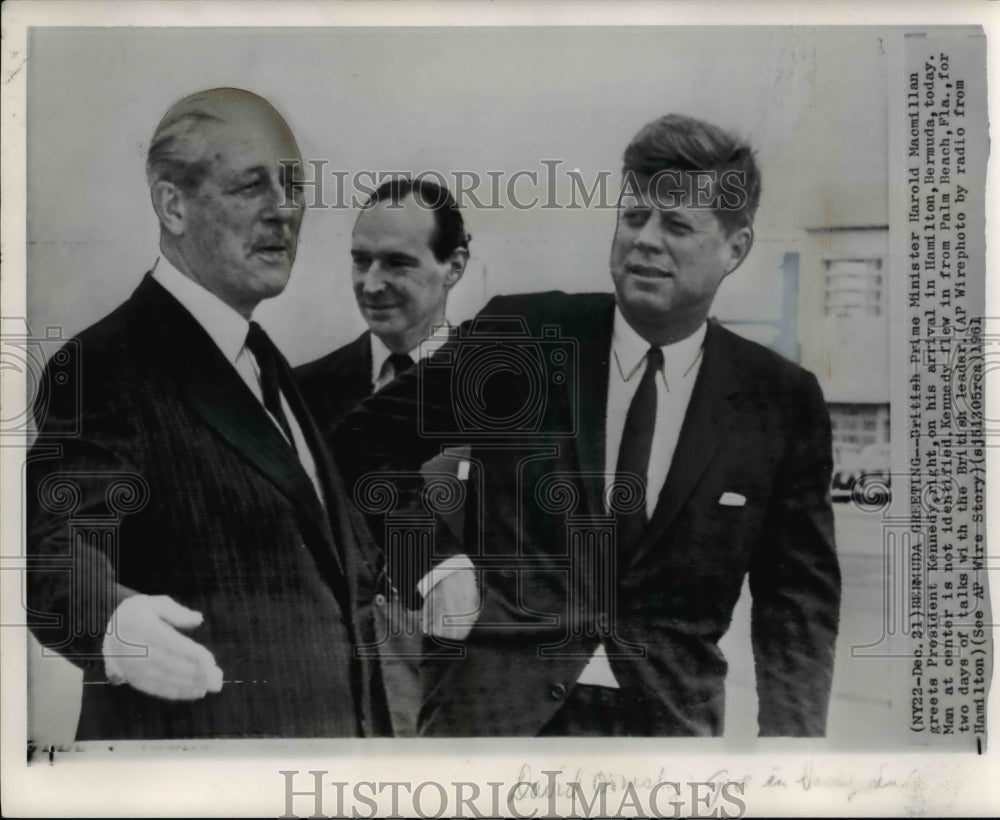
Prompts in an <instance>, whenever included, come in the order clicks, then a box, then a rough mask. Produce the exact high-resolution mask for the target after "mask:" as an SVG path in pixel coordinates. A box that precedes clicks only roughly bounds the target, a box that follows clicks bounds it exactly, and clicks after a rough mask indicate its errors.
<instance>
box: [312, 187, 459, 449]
mask: <svg viewBox="0 0 1000 820" xmlns="http://www.w3.org/2000/svg"><path fill="white" fill-rule="evenodd" d="M468 259H469V237H468V234H467V233H466V231H465V221H464V220H463V218H462V212H461V211H460V210H459V208H458V205H457V203H456V202H455V198H454V197H453V196H452V195H451V193H450V192H449V191H448V190H447V189H445V188H442V187H440V186H439V185H437V183H435V182H433V181H431V180H429V179H426V178H418V179H416V180H408V179H392V180H390V181H388V182H385V183H383V184H382V185H380V186H379V187H378V188H377V189H376V190H375V192H374V193H373V194H372V196H371V198H370V199H369V201H368V202H366V203H365V206H364V209H363V210H362V211H361V213H360V214H359V215H358V218H357V221H356V222H355V225H354V231H353V233H352V234H351V260H352V267H351V279H352V283H353V288H354V296H355V298H356V299H357V302H358V309H359V310H360V311H361V315H362V316H363V317H364V319H365V322H366V323H367V324H368V330H366V331H365V332H364V333H362V334H361V335H360V336H359V337H358V338H357V339H355V340H354V341H353V342H350V343H349V344H346V345H344V346H343V347H341V348H338V349H337V350H335V351H333V353H330V354H328V355H326V356H324V357H323V358H321V359H317V360H316V361H314V362H310V363H309V364H305V365H302V366H301V367H298V368H296V369H295V376H296V378H297V379H298V381H299V386H300V389H301V390H302V395H303V397H304V398H305V399H306V401H307V402H308V403H309V406H310V407H311V408H313V411H314V415H315V416H316V419H317V420H318V421H319V422H320V424H321V426H322V427H323V431H324V432H327V433H328V432H329V431H332V430H333V429H334V427H336V425H337V423H338V422H339V421H340V420H341V419H342V418H343V417H344V415H346V414H347V412H348V411H350V410H353V409H354V408H355V407H357V406H358V404H360V403H361V401H362V400H363V399H365V398H367V397H368V396H370V395H371V394H372V393H373V392H374V391H375V390H378V389H380V388H382V387H385V385H386V384H388V383H389V382H390V381H392V380H393V378H395V377H396V376H398V375H399V374H400V373H401V372H402V371H404V370H408V369H409V368H410V367H412V366H413V364H414V362H416V361H418V360H419V359H421V358H424V357H426V356H429V355H431V354H433V353H434V351H436V350H437V349H438V348H439V347H440V346H441V344H442V343H443V342H444V341H445V340H446V339H447V329H448V327H449V325H448V322H447V318H446V310H447V306H448V294H449V293H450V292H451V289H452V288H453V287H454V286H455V285H456V284H458V282H459V280H460V279H461V278H462V274H463V273H464V272H465V266H466V263H467V262H468Z"/></svg>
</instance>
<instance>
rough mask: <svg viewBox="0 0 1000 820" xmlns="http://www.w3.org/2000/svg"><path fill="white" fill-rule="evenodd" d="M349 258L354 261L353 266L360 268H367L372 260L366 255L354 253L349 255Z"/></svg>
mask: <svg viewBox="0 0 1000 820" xmlns="http://www.w3.org/2000/svg"><path fill="white" fill-rule="evenodd" d="M351 260H352V261H353V263H354V267H356V268H360V269H362V270H364V269H365V268H367V267H368V266H369V265H371V263H372V260H371V259H369V258H368V257H367V256H361V255H355V254H352V255H351Z"/></svg>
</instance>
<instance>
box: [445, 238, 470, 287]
mask: <svg viewBox="0 0 1000 820" xmlns="http://www.w3.org/2000/svg"><path fill="white" fill-rule="evenodd" d="M468 262H469V249H468V248H455V250H454V251H452V253H451V256H449V257H448V270H447V272H446V273H445V276H444V283H445V285H447V286H448V287H449V288H452V287H454V286H455V285H456V284H458V280H459V279H461V278H462V274H463V273H465V266H466V265H467V264H468Z"/></svg>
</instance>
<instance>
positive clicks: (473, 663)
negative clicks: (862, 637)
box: [336, 293, 840, 735]
mask: <svg viewBox="0 0 1000 820" xmlns="http://www.w3.org/2000/svg"><path fill="white" fill-rule="evenodd" d="M613 311H614V299H613V296H612V295H610V294H577V295H566V294H563V293H544V294H533V295H528V296H514V297H501V298H496V299H494V300H493V301H491V302H490V303H489V305H487V307H486V308H485V309H484V310H483V311H482V313H481V314H480V316H479V317H478V318H477V320H475V325H474V326H469V327H463V329H462V337H463V338H462V339H460V340H459V341H458V342H457V343H456V344H455V345H454V346H452V348H451V349H450V350H447V351H441V352H439V354H438V355H437V356H436V357H435V358H434V359H433V360H432V361H431V362H429V363H427V362H425V363H423V364H422V365H421V367H420V368H419V369H418V371H417V372H416V373H413V374H406V375H405V376H403V377H402V378H400V379H397V380H396V382H395V383H394V384H393V385H391V386H390V387H388V388H386V389H385V390H383V391H380V392H379V393H377V394H376V395H374V396H373V397H372V398H371V399H369V400H368V401H367V402H366V403H365V404H364V405H363V406H362V408H361V410H360V411H358V412H357V413H355V414H352V415H351V416H349V417H348V418H347V419H346V420H345V422H344V424H343V425H342V427H341V430H342V431H343V432H342V434H340V435H339V436H338V438H337V441H336V445H337V449H338V450H339V451H340V452H341V453H342V454H343V456H344V458H349V459H351V464H352V466H353V465H355V464H357V463H358V462H359V461H360V462H363V461H364V460H365V459H372V460H374V459H381V460H382V461H383V463H384V464H385V465H388V466H398V465H399V464H402V463H405V462H406V461H413V460H416V459H419V458H421V457H422V454H423V452H426V451H427V450H428V449H430V448H433V447H436V446H440V440H441V438H442V437H445V438H447V437H448V435H447V431H448V430H452V431H453V433H452V434H451V436H450V438H451V440H452V441H458V440H463V439H465V440H470V439H471V440H472V441H474V444H473V450H472V460H473V461H474V462H477V463H479V464H480V465H481V468H482V469H481V474H482V476H483V481H482V484H481V486H479V487H478V488H475V489H476V493H473V495H476V494H478V496H479V497H480V498H481V499H482V501H483V503H482V509H483V511H484V512H483V515H482V517H481V518H480V519H479V520H478V521H470V522H469V524H468V525H467V527H466V533H465V536H466V537H465V543H464V544H462V545H458V544H455V543H449V542H447V541H446V540H441V541H440V542H439V544H438V555H436V556H435V557H434V559H433V560H435V561H436V560H440V559H441V558H442V557H443V556H444V555H445V554H447V553H449V552H454V551H458V550H464V551H466V552H468V553H469V554H470V556H471V557H472V559H473V561H474V562H475V563H476V564H477V567H478V568H479V569H480V571H481V581H482V585H483V590H484V605H483V609H482V611H481V613H480V615H479V619H478V621H477V623H476V626H475V627H474V628H473V630H472V632H471V633H470V635H469V638H468V640H467V642H466V646H465V653H464V656H463V657H461V658H458V659H453V660H439V661H437V662H433V660H434V659H433V658H432V659H431V661H432V662H428V663H427V664H425V668H426V669H427V671H428V673H429V678H428V681H427V683H426V693H425V703H424V707H423V712H422V715H421V721H422V731H423V733H425V734H428V735H534V734H537V733H538V732H539V730H540V729H541V728H542V727H543V726H544V725H545V724H546V723H547V722H548V721H549V720H550V719H551V717H552V716H553V714H554V713H555V711H556V710H557V709H558V708H559V706H560V703H561V702H562V700H563V699H564V698H565V696H566V694H567V693H568V691H569V689H571V688H572V686H573V685H574V684H575V682H576V681H577V679H578V678H579V676H580V673H581V671H582V670H583V667H584V666H585V665H586V664H587V662H588V660H589V658H590V657H591V655H592V653H593V651H594V649H595V648H596V647H597V645H598V643H599V642H602V643H603V644H604V646H605V648H606V649H607V652H608V655H609V657H610V662H611V665H612V669H613V670H614V673H615V676H616V678H617V680H618V681H619V682H620V684H621V687H622V694H623V696H624V697H625V699H626V702H627V703H628V705H629V710H630V713H631V715H632V718H633V723H632V725H631V726H630V727H629V733H631V734H637V735H718V734H721V733H722V731H723V716H724V696H725V677H726V661H725V658H724V657H723V655H722V653H721V652H720V650H719V647H718V642H719V639H720V638H721V637H722V636H723V634H724V633H725V632H726V630H727V629H728V627H729V624H730V620H731V617H732V613H733V608H734V606H735V604H736V601H737V599H738V597H739V594H740V588H741V585H742V582H743V579H744V577H745V576H746V575H747V573H749V577H750V588H751V592H752V596H753V601H752V641H753V650H754V658H755V663H756V673H757V684H758V695H759V702H760V709H759V715H758V723H759V729H760V732H761V734H763V735H821V734H823V733H824V731H825V722H826V713H827V706H828V700H829V693H830V684H831V677H832V669H833V657H834V643H835V639H836V634H837V626H838V617H839V601H840V576H839V569H838V563H837V558H836V553H835V548H834V540H833V517H832V510H831V505H830V501H829V481H830V472H831V467H832V459H831V446H830V424H829V415H828V412H827V410H826V406H825V403H824V401H823V397H822V394H821V392H820V389H819V386H818V384H817V383H816V380H815V378H814V377H813V376H812V375H811V374H810V373H808V372H806V371H804V370H802V369H801V368H799V367H798V366H796V365H794V364H792V363H790V362H788V361H786V360H784V359H782V358H781V357H779V356H777V355H776V354H774V353H772V352H770V351H768V350H767V349H765V348H763V347H761V346H759V345H757V344H754V343H752V342H749V341H747V340H745V339H742V338H740V337H739V336H736V335H735V334H733V333H731V332H730V331H728V330H726V329H724V328H722V327H721V326H719V325H718V324H716V323H714V322H712V323H710V325H709V329H708V333H707V336H706V339H705V345H704V352H703V356H704V358H703V361H702V365H701V369H700V372H699V375H698V378H697V381H696V383H695V387H694V392H693V395H692V397H691V402H690V405H689V408H688V411H687V414H686V416H685V419H684V422H683V427H682V430H681V434H680V438H679V442H678V446H677V450H676V453H675V455H674V458H673V462H672V464H671V468H670V472H669V475H668V477H667V481H666V484H665V486H664V488H663V491H662V492H661V494H660V497H659V500H658V503H657V506H656V509H655V511H654V514H653V516H652V519H651V521H650V523H649V525H648V527H647V529H646V531H645V533H644V535H643V537H642V538H641V539H640V543H638V544H637V545H636V546H635V547H634V548H633V549H630V550H629V551H628V552H627V553H626V552H624V551H619V550H616V549H615V542H614V535H613V532H610V533H609V531H608V529H609V518H608V516H607V515H606V513H605V506H604V501H603V498H602V491H603V485H604V435H605V433H604V424H605V420H604V414H605V409H606V398H607V389H608V374H609V370H610V362H609V358H610V348H611V344H610V342H611V331H612V324H613ZM497 317H514V318H515V319H516V320H517V322H520V323H521V324H522V325H523V327H524V329H525V333H523V334H521V335H518V334H512V333H511V325H510V321H509V319H502V318H497ZM546 328H548V330H546ZM477 339H478V340H479V341H477ZM483 340H485V341H483ZM567 350H568V351H569V353H568V354H567V353H566V351H567ZM518 351H519V352H518ZM558 351H563V352H562V353H559V352H558ZM514 353H518V356H520V358H518V356H515V355H513V354H514ZM566 355H569V356H571V357H572V358H573V359H574V360H575V363H576V364H575V365H570V364H566V361H567V360H566V358H565V356H566ZM525 357H527V359H532V358H533V359H534V361H535V362H536V363H537V364H538V366H537V367H532V366H529V365H526V364H523V362H525V361H527V359H526V358H525ZM517 361H520V362H522V365H518V364H517ZM539 373H541V374H542V375H541V376H539V375H538V374H539ZM484 408H486V409H487V410H488V412H487V410H484ZM525 408H528V410H525ZM531 408H535V409H534V410H532V409H531ZM490 418H493V419H495V420H496V421H495V422H490ZM414 419H417V420H418V423H419V430H420V432H421V434H417V431H416V430H415V427H414V424H415V421H414ZM518 424H520V425H521V427H522V428H523V432H521V433H518V434H517V435H512V434H511V430H516V428H517V426H518ZM504 429H506V431H507V432H505V433H504V432H501V431H502V430H504ZM725 493H730V494H734V495H739V496H743V497H744V498H745V499H746V503H745V504H744V505H742V506H731V505H725V504H720V500H721V499H722V497H723V494H725ZM734 495H731V496H729V498H733V497H734ZM467 520H468V518H467ZM610 523H611V524H613V519H610ZM612 530H613V526H612ZM612 572H613V575H612ZM605 578H609V579H611V580H609V581H608V582H604V581H602V580H601V579H605Z"/></svg>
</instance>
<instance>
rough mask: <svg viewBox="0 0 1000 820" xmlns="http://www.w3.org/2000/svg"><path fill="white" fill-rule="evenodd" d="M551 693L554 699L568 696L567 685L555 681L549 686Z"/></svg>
mask: <svg viewBox="0 0 1000 820" xmlns="http://www.w3.org/2000/svg"><path fill="white" fill-rule="evenodd" d="M549 694H550V695H551V696H552V699H553V700H562V699H563V698H564V697H566V687H565V686H563V685H562V684H561V683H553V684H552V685H551V686H550V687H549Z"/></svg>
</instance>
